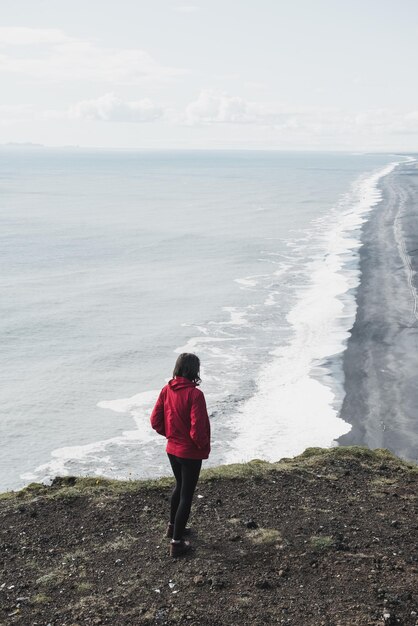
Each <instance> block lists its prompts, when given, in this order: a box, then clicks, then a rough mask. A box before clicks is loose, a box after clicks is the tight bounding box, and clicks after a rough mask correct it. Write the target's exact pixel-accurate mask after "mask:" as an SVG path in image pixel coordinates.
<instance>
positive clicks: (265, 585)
mask: <svg viewBox="0 0 418 626" xmlns="http://www.w3.org/2000/svg"><path fill="white" fill-rule="evenodd" d="M255 586H256V587H257V589H270V588H271V585H270V583H269V581H268V580H265V579H262V580H257V581H256V583H255Z"/></svg>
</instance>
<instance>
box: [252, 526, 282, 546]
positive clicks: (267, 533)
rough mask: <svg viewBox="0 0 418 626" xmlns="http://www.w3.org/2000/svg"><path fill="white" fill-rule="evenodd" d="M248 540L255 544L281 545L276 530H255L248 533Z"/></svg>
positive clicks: (279, 536) (279, 534)
mask: <svg viewBox="0 0 418 626" xmlns="http://www.w3.org/2000/svg"><path fill="white" fill-rule="evenodd" d="M248 538H249V539H250V541H252V542H253V543H255V544H264V545H267V544H274V543H281V541H282V535H281V533H280V532H279V531H278V530H276V528H257V529H256V530H253V531H251V532H250V533H248Z"/></svg>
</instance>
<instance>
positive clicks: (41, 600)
mask: <svg viewBox="0 0 418 626" xmlns="http://www.w3.org/2000/svg"><path fill="white" fill-rule="evenodd" d="M30 599H31V602H33V604H48V603H49V602H51V601H52V598H50V597H49V596H47V595H46V594H44V593H36V594H35V595H34V596H31V598H30Z"/></svg>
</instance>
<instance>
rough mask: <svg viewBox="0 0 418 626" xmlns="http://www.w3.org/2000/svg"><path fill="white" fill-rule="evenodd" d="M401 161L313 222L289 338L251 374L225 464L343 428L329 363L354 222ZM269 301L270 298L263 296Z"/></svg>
mask: <svg viewBox="0 0 418 626" xmlns="http://www.w3.org/2000/svg"><path fill="white" fill-rule="evenodd" d="M397 165H399V162H392V163H390V164H388V165H387V166H386V167H384V168H382V169H379V170H378V171H376V172H374V173H373V174H371V175H363V176H361V177H360V178H358V179H357V180H356V181H355V182H354V183H353V185H352V188H351V190H350V192H349V193H348V194H346V195H345V196H344V197H343V198H342V200H341V202H340V203H339V204H338V205H337V206H336V207H335V209H334V210H333V211H332V212H331V214H329V215H326V216H324V217H322V218H320V219H318V220H316V225H315V226H316V231H317V232H316V233H315V235H314V236H313V237H312V239H314V238H316V239H317V241H316V244H314V243H313V242H312V243H313V245H314V247H315V248H316V258H313V259H312V260H311V261H310V262H309V263H308V264H307V265H306V267H305V275H306V282H305V285H304V286H303V287H300V288H299V290H298V297H297V301H296V304H295V305H294V307H293V308H292V309H291V311H290V312H289V313H288V314H287V322H288V323H289V325H290V328H291V330H292V337H291V339H290V341H289V342H288V344H287V345H285V346H280V347H277V348H275V349H274V350H272V351H271V353H270V355H269V356H270V358H269V359H268V362H267V363H266V364H265V365H264V366H263V367H262V368H261V370H260V372H259V374H258V376H257V379H256V392H255V394H254V395H253V396H252V397H251V398H250V399H248V401H247V402H245V403H244V404H243V405H242V406H241V407H240V408H239V409H238V410H237V411H236V413H235V415H234V416H233V417H232V428H233V430H234V432H235V437H234V439H233V442H232V445H231V449H230V451H229V453H228V454H227V457H226V461H227V462H242V461H246V460H248V459H251V458H262V459H266V460H270V461H275V460H277V459H279V458H282V457H285V456H294V455H295V454H299V453H301V452H302V451H303V450H304V449H305V448H306V447H307V446H330V445H333V444H334V443H335V439H336V438H337V437H339V436H340V435H343V434H344V433H346V432H348V431H349V430H350V428H351V426H350V425H349V424H347V423H346V422H344V421H343V420H342V419H340V418H339V417H338V412H339V408H340V406H341V402H342V395H341V381H340V397H338V381H336V380H335V377H334V378H333V374H332V373H331V370H330V368H329V367H327V362H328V361H329V359H331V358H335V356H336V355H341V354H342V352H343V350H344V349H345V346H346V342H347V339H348V336H349V330H350V328H351V327H352V325H353V323H354V319H355V314H356V304H355V294H354V288H355V287H356V286H357V285H358V284H359V280H360V272H359V262H358V254H357V250H358V248H359V246H360V245H361V243H360V226H361V225H362V223H363V222H364V221H365V220H366V219H367V214H368V213H369V212H370V211H371V209H372V208H373V207H374V206H376V204H378V203H379V202H380V200H381V192H380V190H379V189H378V187H377V185H378V182H379V180H380V179H381V178H382V177H383V176H386V175H388V174H389V173H390V172H391V171H392V170H393V169H394V168H395V167H396V166H397ZM266 304H270V300H268V301H267V302H266Z"/></svg>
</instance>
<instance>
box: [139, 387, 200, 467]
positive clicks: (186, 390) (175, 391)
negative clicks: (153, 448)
mask: <svg viewBox="0 0 418 626" xmlns="http://www.w3.org/2000/svg"><path fill="white" fill-rule="evenodd" d="M151 426H152V427H153V429H154V430H156V431H157V433H159V434H160V435H164V436H165V437H167V447H166V450H167V452H168V453H169V454H174V455H175V456H179V457H181V458H183V459H207V458H208V456H209V452H210V423H209V417H208V412H207V410H206V402H205V396H204V395H203V393H202V392H201V391H200V389H197V387H196V384H195V383H192V382H191V381H190V380H189V379H188V378H183V377H182V376H176V378H173V379H172V380H170V382H169V383H168V385H166V386H165V387H163V389H162V390H161V392H160V395H159V396H158V400H157V403H156V405H155V407H154V410H153V412H152V414H151Z"/></svg>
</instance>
